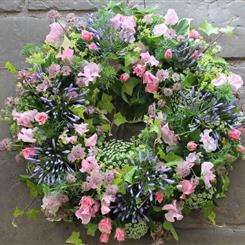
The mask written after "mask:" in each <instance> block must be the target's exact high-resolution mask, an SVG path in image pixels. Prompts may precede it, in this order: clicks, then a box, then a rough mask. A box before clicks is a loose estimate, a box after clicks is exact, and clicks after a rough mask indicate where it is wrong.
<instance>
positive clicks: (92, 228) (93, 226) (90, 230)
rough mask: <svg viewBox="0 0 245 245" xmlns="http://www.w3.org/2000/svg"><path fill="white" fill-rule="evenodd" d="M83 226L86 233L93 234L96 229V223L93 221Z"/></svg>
mask: <svg viewBox="0 0 245 245" xmlns="http://www.w3.org/2000/svg"><path fill="white" fill-rule="evenodd" d="M85 228H86V230H87V235H89V236H95V233H96V231H97V228H98V225H97V224H93V223H89V224H87V225H85Z"/></svg>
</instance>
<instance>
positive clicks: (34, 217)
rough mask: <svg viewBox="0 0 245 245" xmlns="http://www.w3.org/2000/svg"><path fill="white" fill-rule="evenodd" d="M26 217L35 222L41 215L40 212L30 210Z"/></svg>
mask: <svg viewBox="0 0 245 245" xmlns="http://www.w3.org/2000/svg"><path fill="white" fill-rule="evenodd" d="M25 215H26V216H27V217H28V218H30V219H32V220H33V221H38V219H39V215H40V210H38V209H34V208H32V209H29V210H28V211H27V212H26V213H25Z"/></svg>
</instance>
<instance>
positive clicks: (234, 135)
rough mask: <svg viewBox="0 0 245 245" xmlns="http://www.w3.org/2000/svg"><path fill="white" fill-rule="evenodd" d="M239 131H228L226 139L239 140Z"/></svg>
mask: <svg viewBox="0 0 245 245" xmlns="http://www.w3.org/2000/svg"><path fill="white" fill-rule="evenodd" d="M241 134H242V133H241V131H240V130H238V129H232V130H229V131H228V138H229V139H230V140H240V138H241Z"/></svg>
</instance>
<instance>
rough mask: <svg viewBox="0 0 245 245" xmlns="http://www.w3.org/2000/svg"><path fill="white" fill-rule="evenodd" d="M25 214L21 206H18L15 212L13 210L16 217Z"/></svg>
mask: <svg viewBox="0 0 245 245" xmlns="http://www.w3.org/2000/svg"><path fill="white" fill-rule="evenodd" d="M24 214H25V212H24V210H21V209H20V208H18V207H16V208H15V210H14V212H13V216H14V218H18V217H20V216H23V215H24Z"/></svg>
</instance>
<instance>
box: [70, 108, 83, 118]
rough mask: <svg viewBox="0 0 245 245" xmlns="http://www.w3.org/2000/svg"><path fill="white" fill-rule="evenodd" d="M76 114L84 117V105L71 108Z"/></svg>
mask: <svg viewBox="0 0 245 245" xmlns="http://www.w3.org/2000/svg"><path fill="white" fill-rule="evenodd" d="M70 110H71V111H72V112H73V113H74V114H75V115H76V116H79V117H80V118H82V119H84V112H85V107H84V106H73V107H71V109H70Z"/></svg>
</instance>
